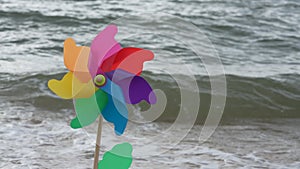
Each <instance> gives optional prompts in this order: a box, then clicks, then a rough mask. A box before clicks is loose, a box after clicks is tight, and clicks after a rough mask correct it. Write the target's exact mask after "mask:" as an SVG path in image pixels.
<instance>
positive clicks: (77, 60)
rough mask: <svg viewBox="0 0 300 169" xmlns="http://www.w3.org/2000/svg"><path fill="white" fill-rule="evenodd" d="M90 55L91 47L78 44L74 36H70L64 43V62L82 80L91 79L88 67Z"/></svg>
mask: <svg viewBox="0 0 300 169" xmlns="http://www.w3.org/2000/svg"><path fill="white" fill-rule="evenodd" d="M89 55H90V48H89V47H86V46H76V43H75V41H74V40H73V39H72V38H68V39H66V40H65V43H64V63H65V66H66V67H67V68H68V69H69V70H70V71H71V72H73V73H74V75H75V76H76V77H77V78H78V79H79V80H80V81H82V82H88V81H89V80H90V79H91V76H90V75H89V70H88V67H87V64H88V59H89Z"/></svg>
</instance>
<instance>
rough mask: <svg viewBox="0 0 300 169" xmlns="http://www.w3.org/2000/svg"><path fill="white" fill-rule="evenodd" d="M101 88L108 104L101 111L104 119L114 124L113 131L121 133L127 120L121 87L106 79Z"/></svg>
mask: <svg viewBox="0 0 300 169" xmlns="http://www.w3.org/2000/svg"><path fill="white" fill-rule="evenodd" d="M101 90H103V91H105V92H106V93H107V94H108V104H107V106H106V107H105V109H104V110H103V111H102V112H101V113H102V115H103V117H104V119H105V120H106V121H108V122H111V123H113V124H114V126H115V133H116V134H117V135H121V134H123V132H124V130H125V128H126V125H127V121H128V110H127V107H126V103H125V99H124V95H123V92H122V89H121V88H120V87H119V86H118V85H116V84H115V83H113V82H112V81H111V80H110V79H107V83H106V85H105V86H103V87H101Z"/></svg>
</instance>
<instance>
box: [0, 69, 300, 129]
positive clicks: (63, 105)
mask: <svg viewBox="0 0 300 169" xmlns="http://www.w3.org/2000/svg"><path fill="white" fill-rule="evenodd" d="M63 75H64V73H56V74H34V75H12V74H7V73H6V74H3V73H2V74H0V90H1V91H0V93H1V94H0V96H1V97H0V100H1V102H2V103H5V102H6V103H15V104H18V105H31V106H34V107H35V108H36V109H38V110H46V111H54V112H57V111H62V109H69V110H72V109H73V105H72V101H71V100H62V99H60V98H58V97H57V96H55V95H54V94H53V93H52V92H51V91H50V90H49V89H48V87H47V81H48V80H50V79H52V78H55V79H61V78H62V77H63ZM143 76H144V77H145V78H146V79H147V80H148V81H149V83H150V84H151V86H152V87H153V88H154V89H161V90H162V91H164V92H165V94H166V97H167V101H168V102H167V106H166V109H165V111H164V113H163V114H162V115H161V116H160V117H159V118H158V119H157V120H158V121H173V120H175V119H176V117H177V114H178V111H179V109H180V106H181V103H180V90H179V88H178V85H177V83H176V81H175V79H173V78H172V76H170V75H167V74H154V73H151V72H145V73H143ZM181 76H182V77H183V78H184V76H183V75H181ZM195 78H196V79H197V83H198V86H199V91H200V93H199V95H200V100H201V101H200V109H199V115H198V118H197V122H198V123H202V122H203V121H204V120H205V117H206V115H207V112H208V110H209V107H210V99H211V90H210V82H209V79H210V78H209V77H208V76H200V75H197V76H195ZM226 81H227V95H226V106H225V109H224V114H223V120H224V121H228V120H232V119H235V118H284V117H286V118H292V117H297V118H299V117H300V112H299V110H300V105H299V101H300V88H299V85H298V84H299V83H300V75H298V74H281V75H277V76H272V77H264V78H262V77H260V78H254V77H242V76H236V75H226ZM187 85H188V84H187ZM188 90H193V89H188ZM192 92H196V91H192ZM139 106H140V107H141V108H145V107H147V105H145V104H143V103H142V104H139ZM4 109H5V108H4ZM184 110H185V111H187V113H188V111H189V108H188V107H187V108H186V109H184Z"/></svg>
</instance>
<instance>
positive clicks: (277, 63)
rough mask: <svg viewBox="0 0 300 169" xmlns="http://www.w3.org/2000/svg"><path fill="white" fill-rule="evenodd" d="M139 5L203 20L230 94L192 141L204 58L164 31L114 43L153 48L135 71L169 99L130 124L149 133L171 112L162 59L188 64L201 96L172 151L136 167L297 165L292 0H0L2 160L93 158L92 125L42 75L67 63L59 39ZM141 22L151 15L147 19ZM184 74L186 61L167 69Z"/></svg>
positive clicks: (54, 163) (75, 162) (51, 162)
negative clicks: (153, 115) (203, 134)
mask: <svg viewBox="0 0 300 169" xmlns="http://www.w3.org/2000/svg"><path fill="white" fill-rule="evenodd" d="M141 12H148V13H166V14H170V15H174V16H177V17H180V18H182V19H184V20H185V21H187V22H191V23H193V24H194V25H195V26H196V27H198V28H199V29H201V30H202V31H203V33H204V34H205V35H206V36H207V37H208V38H209V39H210V40H211V42H212V44H213V45H214V47H215V49H216V50H217V52H218V54H219V57H220V59H221V60H222V63H223V65H224V69H225V73H226V80H227V96H226V98H227V100H226V106H225V110H224V114H223V118H222V120H221V125H220V126H219V127H218V129H217V130H216V132H215V133H214V135H213V136H212V137H211V138H210V139H209V140H208V141H207V142H205V143H204V144H201V145H200V144H198V140H197V139H198V135H199V131H200V130H201V125H203V122H204V121H205V118H206V112H207V110H208V109H209V106H210V98H211V95H210V82H209V77H208V76H207V73H206V72H205V69H204V68H203V66H201V61H200V60H198V59H197V56H196V55H195V54H194V53H193V52H191V50H190V49H188V47H184V46H183V45H181V44H180V43H179V42H178V41H175V40H172V39H166V38H163V37H158V36H145V37H144V38H134V39H128V40H124V41H123V42H121V44H122V45H123V46H135V47H143V48H146V49H150V50H153V51H154V53H155V57H156V59H155V60H154V61H153V62H151V63H150V62H149V63H147V65H146V72H145V73H143V76H144V77H145V78H146V79H148V80H149V82H150V84H151V86H152V87H153V88H159V89H161V90H163V91H164V92H165V93H166V96H167V98H168V104H167V107H166V109H165V112H164V113H163V114H162V115H161V116H160V117H159V118H158V119H157V120H156V121H155V122H154V123H153V124H145V125H143V126H141V128H140V130H141V131H143V132H141V131H135V130H134V127H133V126H131V127H132V128H130V126H129V129H128V130H134V132H140V133H139V135H138V136H139V137H143V136H145V137H147V136H149V135H151V134H152V133H153V131H160V130H162V129H163V128H165V127H166V126H168V125H170V124H172V122H173V121H174V120H175V119H176V117H177V114H178V110H179V108H180V99H178V98H179V97H180V93H178V90H177V85H176V82H175V81H174V80H172V78H171V77H170V76H169V75H168V74H167V73H166V72H165V71H164V69H163V68H162V66H163V65H164V64H169V65H170V64H171V65H172V66H174V67H176V66H178V67H180V65H182V64H185V65H188V66H190V67H191V68H192V69H193V72H192V73H193V75H194V76H195V78H196V79H197V83H198V86H199V90H200V93H199V94H200V98H201V102H200V110H199V116H198V118H197V120H196V122H197V125H196V126H195V127H194V128H193V129H192V131H191V132H190V134H189V135H188V136H187V137H186V138H185V139H184V140H183V141H182V142H181V143H180V144H179V145H178V146H177V147H176V148H175V149H171V150H170V151H169V152H168V153H165V154H162V155H160V156H154V157H152V158H143V157H136V159H135V160H134V163H133V166H132V168H143V169H146V168H149V169H152V168H166V169H167V168H181V169H182V168H188V169H189V168H195V169H196V168H242V167H246V168H247V167H249V168H300V141H299V138H300V131H299V127H300V112H299V111H300V104H299V103H300V87H299V84H300V74H299V72H300V46H299V44H300V2H299V1H297V0H268V1H260V0H252V1H247V0H228V1H227V0H219V1H215V0H198V1H196V0H195V1H191V0H187V1H180V0H162V1H154V2H153V1H146V0H144V1H80V0H73V1H71V0H68V1H63V0H51V1H50V0H37V1H33V0H0V51H1V54H0V105H1V109H0V124H1V127H0V136H1V137H0V144H1V146H0V168H18V169H19V168H78V169H82V168H91V166H92V165H91V164H92V159H93V146H94V139H93V137H94V136H93V135H91V137H87V135H86V133H85V132H84V131H82V130H72V129H71V128H70V127H69V126H68V123H69V121H70V120H71V119H72V118H73V117H74V116H75V113H74V110H73V103H72V101H71V100H62V99H60V98H58V97H56V96H55V95H54V94H53V93H51V91H50V90H49V89H48V87H47V81H48V80H50V79H52V78H56V79H60V78H62V76H63V75H64V74H65V73H66V72H67V70H66V69H65V66H64V64H63V42H64V40H65V39H66V38H68V37H72V38H74V39H75V40H76V42H77V44H80V45H89V44H90V42H91V40H92V39H93V37H94V36H95V35H96V34H97V33H98V32H99V31H100V30H101V28H103V27H104V26H106V25H107V24H109V23H110V22H112V21H114V20H116V19H118V18H120V17H122V16H125V15H129V14H133V15H134V14H139V13H141ZM143 22H144V24H145V25H149V26H151V21H148V20H144V21H143ZM137 29H138V28H137ZM165 29H167V30H168V29H170V31H173V30H172V29H171V28H165ZM139 31H141V32H140V33H142V30H139ZM173 33H174V36H176V31H175V30H174V32H173ZM195 39H196V38H195ZM158 49H159V50H158ZM155 51H157V52H155ZM166 60H168V63H166ZM169 60H170V61H169ZM185 73H190V72H183V71H180V72H174V74H180V75H183V76H184V75H185ZM141 107H142V108H143V105H141ZM186 111H187V113H188V111H189V110H188V109H187V110H186ZM137 113H138V112H137ZM141 118H142V117H141ZM104 130H105V129H104ZM104 132H105V131H104ZM107 133H109V131H107ZM179 133H180V132H179ZM111 134H112V133H111ZM131 134H132V133H129V136H130V135H131ZM136 136H137V135H136V133H135V134H133V135H132V139H133V140H134V137H136ZM104 137H105V138H106V139H108V140H109V139H111V138H110V136H109V134H107V135H105V134H104ZM103 146H104V147H105V142H103ZM135 146H137V147H142V146H143V142H139V143H136V144H135ZM156 146H158V147H159V146H161V147H163V148H164V147H167V146H168V144H167V143H166V145H156ZM149 164H151V165H149Z"/></svg>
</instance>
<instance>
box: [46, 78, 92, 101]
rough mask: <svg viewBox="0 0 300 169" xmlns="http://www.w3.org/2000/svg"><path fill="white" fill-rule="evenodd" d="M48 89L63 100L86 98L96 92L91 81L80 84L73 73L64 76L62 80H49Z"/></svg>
mask: <svg viewBox="0 0 300 169" xmlns="http://www.w3.org/2000/svg"><path fill="white" fill-rule="evenodd" d="M48 87H49V88H50V89H51V90H52V91H53V92H54V93H55V94H56V95H58V96H59V97H61V98H63V99H72V98H88V97H91V96H92V95H93V94H94V93H95V90H97V89H96V88H95V87H94V84H93V82H92V81H89V82H87V83H82V82H81V81H80V80H79V79H77V77H76V76H74V73H73V72H68V73H67V74H65V76H64V77H63V78H62V80H56V79H51V80H49V81H48Z"/></svg>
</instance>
